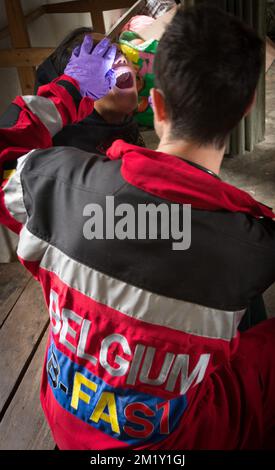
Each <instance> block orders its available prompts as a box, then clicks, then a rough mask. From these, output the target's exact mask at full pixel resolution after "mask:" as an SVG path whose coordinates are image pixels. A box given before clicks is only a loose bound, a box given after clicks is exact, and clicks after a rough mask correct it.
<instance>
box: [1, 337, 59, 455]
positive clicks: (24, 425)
mask: <svg viewBox="0 0 275 470" xmlns="http://www.w3.org/2000/svg"><path fill="white" fill-rule="evenodd" d="M47 335H48V333H47V332H46V333H45V335H44V337H43V339H42V341H41V343H40V345H39V348H38V349H37V351H36V353H35V355H34V357H33V359H32V361H31V364H30V366H29V368H28V370H27V372H26V374H25V375H24V378H23V380H22V382H21V384H20V386H19V388H18V390H17V392H16V394H15V396H14V397H13V400H12V402H11V404H10V406H9V408H8V409H7V411H6V413H5V416H4V418H3V420H2V422H1V424H0V450H16V449H18V450H52V449H54V447H55V443H54V441H53V438H52V435H51V432H50V429H49V426H48V424H47V422H46V419H45V417H44V413H43V411H42V408H41V404H40V399H39V394H40V378H41V370H42V366H43V358H44V353H45V349H46V341H47Z"/></svg>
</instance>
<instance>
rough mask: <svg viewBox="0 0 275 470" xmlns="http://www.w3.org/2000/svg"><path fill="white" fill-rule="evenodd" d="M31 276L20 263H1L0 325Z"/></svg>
mask: <svg viewBox="0 0 275 470" xmlns="http://www.w3.org/2000/svg"><path fill="white" fill-rule="evenodd" d="M30 278H31V275H30V273H29V272H28V271H27V270H26V269H25V268H24V267H23V266H22V264H20V263H10V264H0V327H1V326H2V325H3V322H4V321H5V319H6V318H7V316H8V315H9V313H10V311H11V309H12V308H13V306H14V305H15V303H16V302H17V300H18V298H19V296H20V295H21V294H22V292H23V290H24V289H25V287H26V285H27V283H28V282H29V280H30Z"/></svg>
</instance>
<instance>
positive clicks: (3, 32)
mask: <svg viewBox="0 0 275 470" xmlns="http://www.w3.org/2000/svg"><path fill="white" fill-rule="evenodd" d="M44 13H45V10H44V8H43V6H41V7H39V8H36V9H35V10H33V11H31V12H30V13H28V14H27V15H26V16H25V22H26V24H28V23H31V22H32V21H35V20H37V19H38V18H40V16H42V15H43V14H44ZM9 34H10V31H9V28H8V26H6V27H5V28H2V29H0V40H1V39H4V38H6V37H7V36H9Z"/></svg>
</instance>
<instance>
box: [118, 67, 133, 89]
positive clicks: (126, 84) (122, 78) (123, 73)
mask: <svg viewBox="0 0 275 470" xmlns="http://www.w3.org/2000/svg"><path fill="white" fill-rule="evenodd" d="M115 72H116V87H117V88H119V89H120V90H126V89H127V88H133V86H134V78H133V75H132V71H131V69H130V68H129V67H127V66H124V67H118V68H117V69H116V70H115Z"/></svg>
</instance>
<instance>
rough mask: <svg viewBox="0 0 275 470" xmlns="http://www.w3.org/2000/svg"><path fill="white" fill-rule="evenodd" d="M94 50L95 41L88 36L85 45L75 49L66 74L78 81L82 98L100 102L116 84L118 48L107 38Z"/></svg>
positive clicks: (65, 71)
mask: <svg viewBox="0 0 275 470" xmlns="http://www.w3.org/2000/svg"><path fill="white" fill-rule="evenodd" d="M92 49H93V39H92V37H91V36H89V35H86V36H85V38H84V41H83V43H82V44H81V45H80V46H78V47H76V48H75V49H74V51H73V53H72V56H71V58H70V60H69V62H68V64H67V67H66V68H65V70H64V73H65V74H66V75H68V76H69V77H72V78H74V79H75V80H77V81H78V83H79V85H80V93H81V95H82V96H89V97H90V98H92V99H93V100H98V99H100V98H102V97H103V96H105V95H107V93H109V91H110V90H111V88H113V86H114V85H115V83H116V76H115V72H114V70H113V69H112V65H113V63H114V60H115V56H116V52H117V48H116V46H115V45H111V43H110V41H109V39H107V38H105V39H103V40H102V41H100V42H99V43H98V44H97V45H96V46H95V48H94V49H93V50H92Z"/></svg>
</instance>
